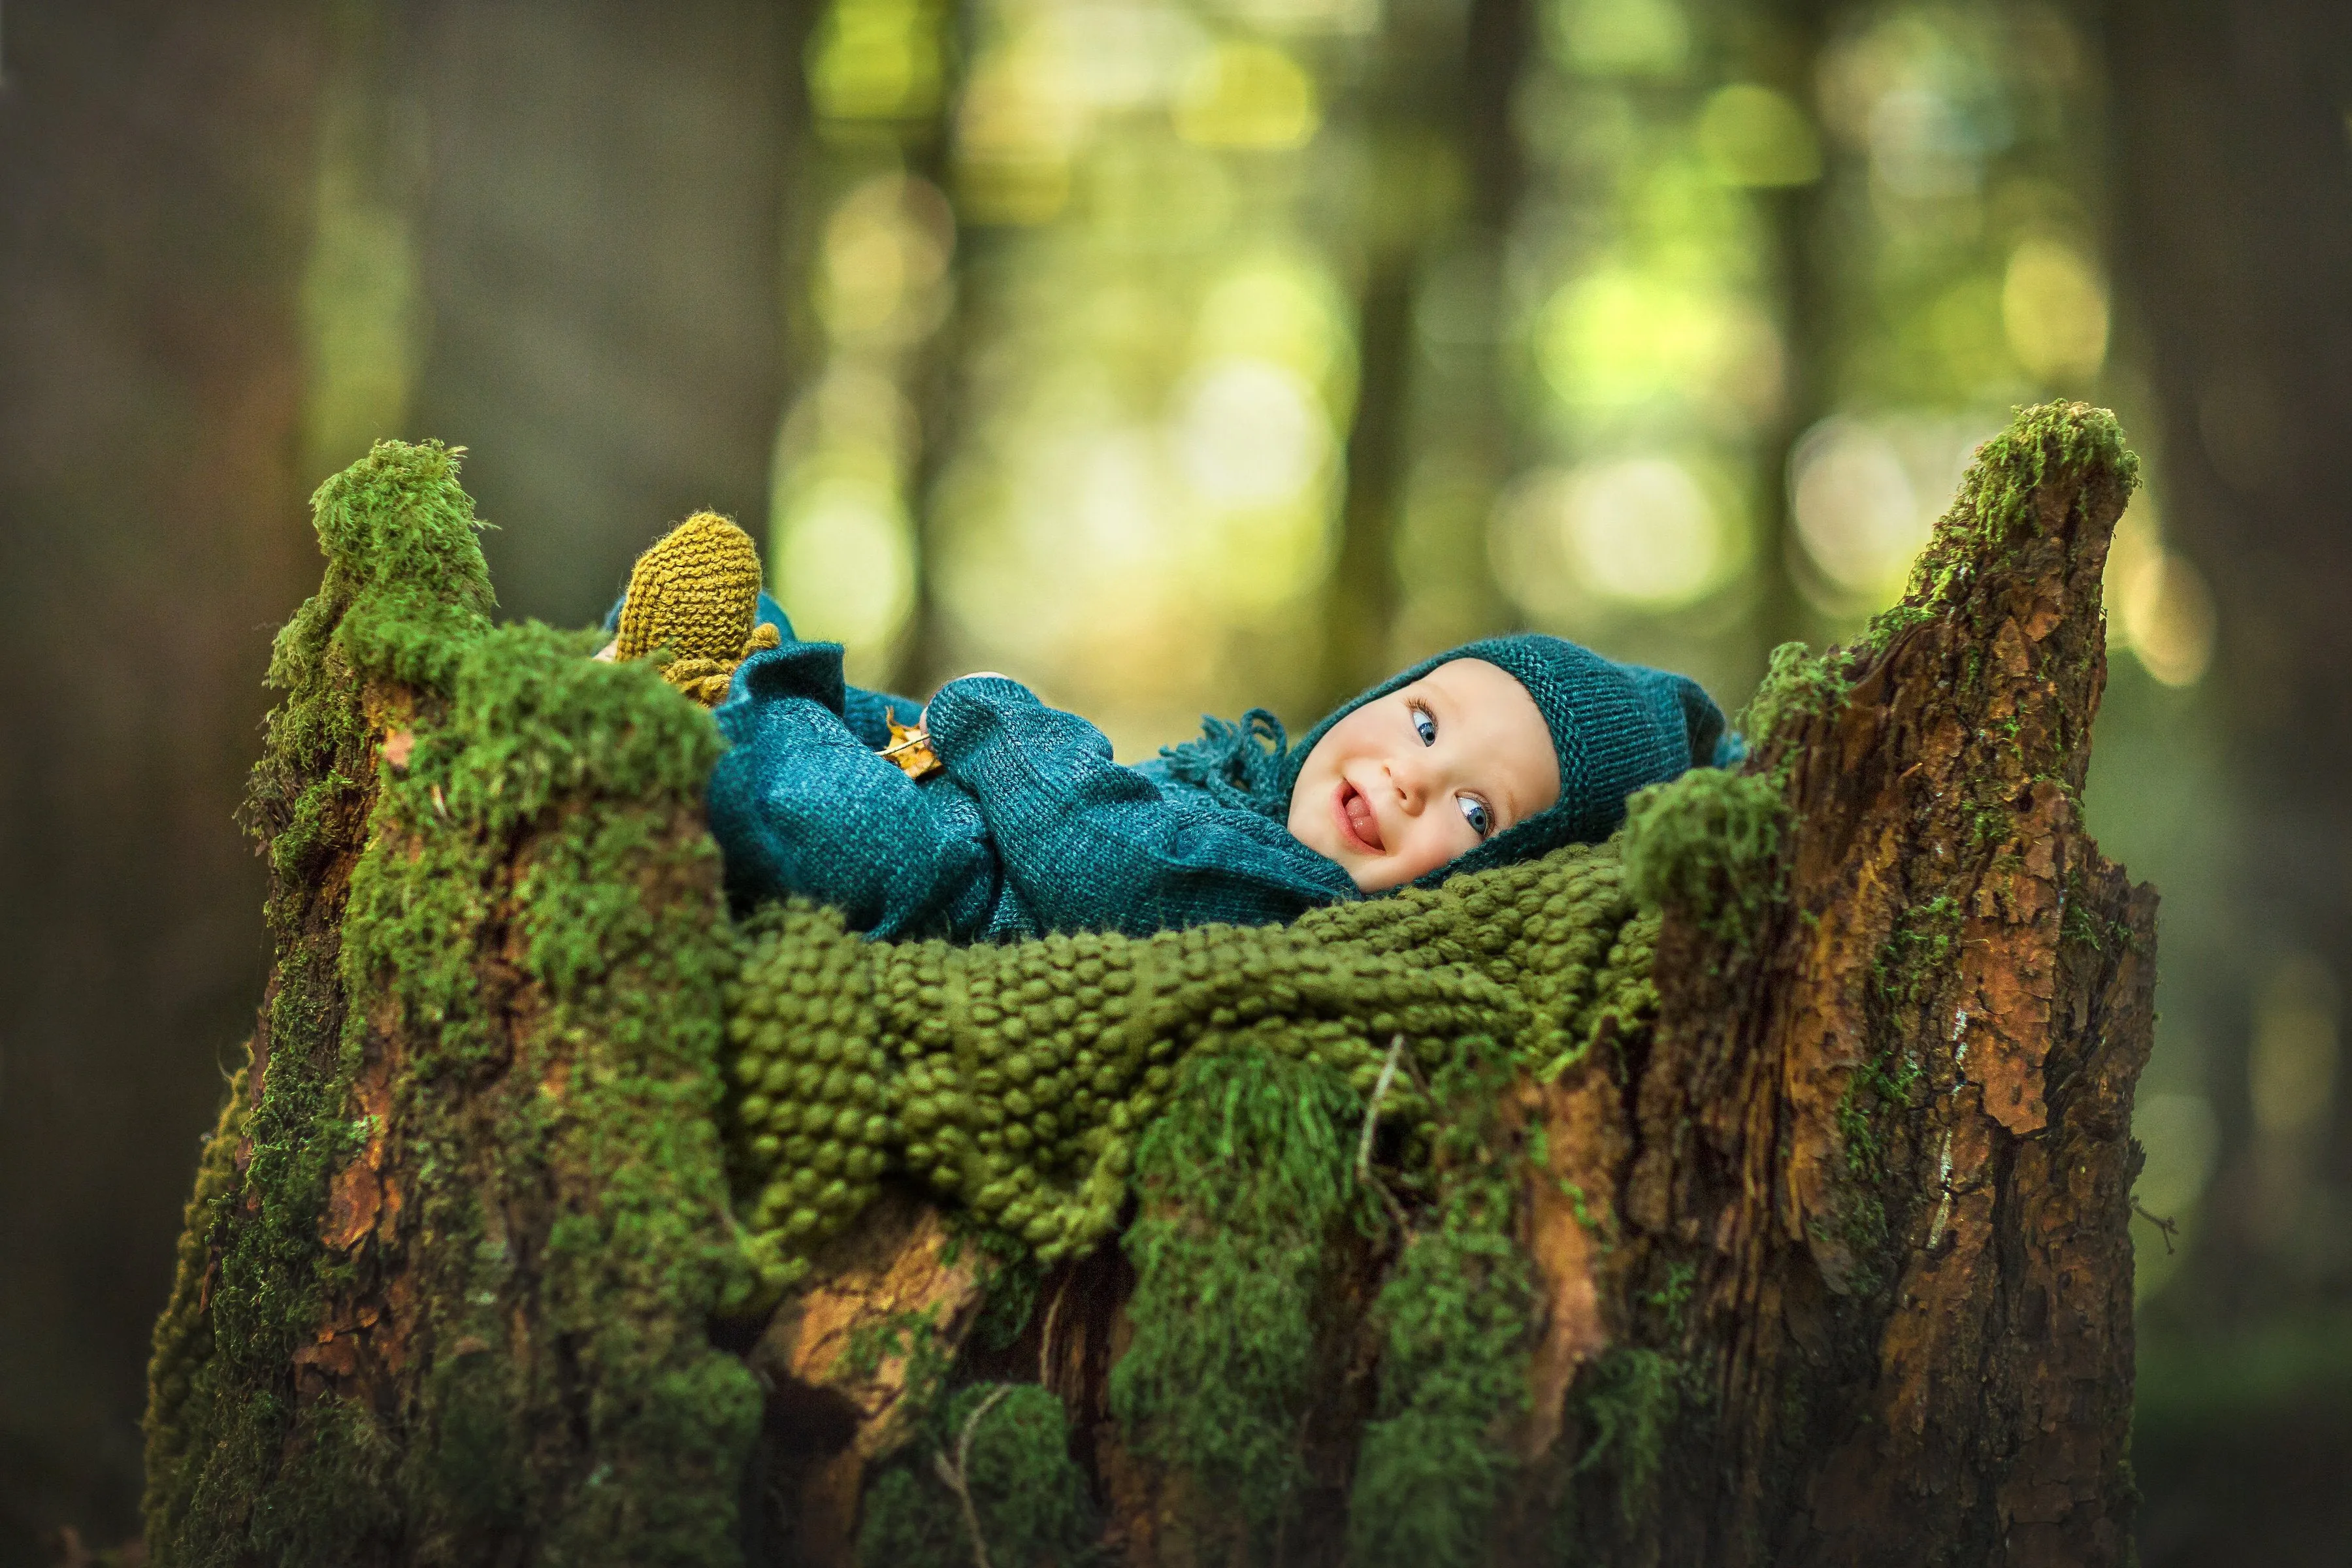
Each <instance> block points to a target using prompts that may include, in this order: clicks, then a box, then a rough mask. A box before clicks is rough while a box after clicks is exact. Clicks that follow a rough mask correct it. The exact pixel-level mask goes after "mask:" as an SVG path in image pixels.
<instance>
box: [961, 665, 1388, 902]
mask: <svg viewBox="0 0 2352 1568" xmlns="http://www.w3.org/2000/svg"><path fill="white" fill-rule="evenodd" d="M929 729H930V735H931V747H932V750H933V751H935V752H938V754H939V757H940V762H941V763H945V764H946V766H947V769H948V772H949V773H950V775H951V776H953V777H954V778H955V780H956V781H957V782H958V783H959V784H962V785H963V786H964V788H965V789H967V790H969V791H970V792H971V795H972V798H973V799H974V800H975V801H976V802H977V803H978V805H979V807H980V813H981V816H982V819H983V820H984V821H986V823H987V824H988V828H989V836H990V837H991V839H992V841H993V843H994V845H995V847H996V853H997V857H998V860H999V862H1000V864H1001V865H1002V866H1003V872H1004V876H1005V878H1006V879H1007V880H1008V881H1010V882H1011V883H1013V886H1014V887H1016V888H1017V889H1019V890H1020V893H1021V895H1022V897H1023V898H1024V900H1025V901H1026V902H1027V903H1028V904H1029V906H1030V908H1031V909H1032V910H1034V914H1035V917H1036V919H1037V921H1038V922H1039V923H1040V924H1041V925H1043V926H1045V928H1046V929H1048V930H1054V931H1125V932H1128V933H1129V934H1132V935H1142V934H1145V933H1148V932H1150V931H1166V930H1171V929H1181V928H1183V927H1186V926H1195V925H1205V924H1210V923H1213V922H1217V923H1228V924H1234V925H1265V924H1268V923H1271V922H1274V921H1287V920H1291V919H1295V918H1296V917H1297V916H1298V915H1300V914H1302V913H1304V912H1305V911H1306V910H1310V909H1314V908H1317V907H1318V906H1320V905H1323V904H1330V903H1339V902H1341V901H1343V900H1349V899H1353V898H1356V897H1357V896H1358V894H1357V891H1356V888H1355V884H1354V883H1353V882H1351V881H1349V879H1348V875H1347V873H1346V872H1345V871H1343V870H1341V869H1340V868H1339V865H1338V864H1337V863H1336V862H1333V861H1330V860H1327V859H1325V858H1323V857H1322V856H1320V855H1318V854H1316V853H1315V852H1314V851H1313V850H1311V849H1308V848H1307V847H1306V846H1305V845H1303V844H1300V843H1299V842H1298V841H1297V839H1295V838H1293V837H1291V836H1290V834H1289V833H1288V831H1287V830H1286V829H1285V828H1284V827H1283V826H1281V825H1280V824H1278V823H1276V822H1272V821H1269V820H1267V819H1266V818H1265V817H1263V816H1258V815H1257V814H1255V813H1254V812H1245V811H1235V810H1232V809H1229V808H1224V807H1220V806H1217V805H1213V804H1209V803H1206V802H1204V801H1202V800H1199V799H1197V798H1184V797H1182V796H1180V795H1176V794H1175V793H1174V792H1172V791H1163V790H1162V789H1161V788H1160V786H1159V785H1157V784H1154V783H1153V782H1152V781H1151V780H1150V779H1149V778H1147V777H1145V776H1144V775H1143V774H1142V773H1139V772H1137V771H1136V770H1135V769H1133V768H1126V767H1121V766H1119V765H1118V763H1114V762H1112V761H1111V755H1110V742H1109V741H1108V740H1107V739H1106V738H1105V737H1104V735H1103V732H1102V731H1100V730H1097V729H1096V728H1095V727H1094V726H1093V725H1092V724H1090V723H1088V722H1087V721H1086V720H1084V719H1081V718H1079V717H1078V716H1077V715H1076V714H1075V713H1065V712H1063V711H1061V710H1058V709H1054V708H1048V707H1046V706H1045V704H1044V703H1042V702H1040V701H1038V700H1037V699H1036V697H1035V696H1034V695H1033V694H1032V693H1031V692H1030V690H1029V689H1028V688H1026V687H1024V686H1023V685H1021V684H1020V683H1019V682H1018V681H1014V680H1008V679H1005V678H1003V677H1002V676H980V677H969V678H966V679H961V680H955V681H950V682H949V683H948V684H947V685H946V686H944V687H942V688H940V691H939V694H938V695H937V696H935V697H933V698H932V699H931V705H930V718H929Z"/></svg>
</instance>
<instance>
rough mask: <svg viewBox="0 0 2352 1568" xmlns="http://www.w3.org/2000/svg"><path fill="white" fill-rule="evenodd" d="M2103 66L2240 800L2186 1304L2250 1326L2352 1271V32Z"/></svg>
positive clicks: (2142, 317)
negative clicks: (2214, 1123)
mask: <svg viewBox="0 0 2352 1568" xmlns="http://www.w3.org/2000/svg"><path fill="white" fill-rule="evenodd" d="M2105 52H2106V57H2107V71H2108V76H2109V78H2110V80H2111V81H2112V83H2113V84H2114V85H2113V90H2112V94H2111V102H2112V105H2113V108H2112V132H2111V134H2112V141H2113V145H2114V149H2115V156H2116V174H2117V181H2116V201H2115V215H2116V220H2115V225H2116V226H2115V252H2116V264H2117V273H2118V281H2119V284H2120V287H2121V289H2122V293H2123V296H2124V303H2125V306H2126V321H2127V322H2128V323H2129V324H2130V326H2131V327H2132V328H2133V330H2134V331H2136V332H2137V336H2138V338H2139V339H2140V340H2141V341H2142V342H2144V343H2145V344H2146V347H2147V357H2148V362H2149V368H2150V370H2151V371H2152V373H2153V379H2154V383H2155V390H2156V394H2157V399H2158V410H2159V413H2160V416H2161V428H2160V431H2159V433H2158V439H2157V440H2156V441H2155V442H2154V443H2152V445H2153V446H2154V447H2155V449H2156V450H2157V451H2158V452H2159V453H2160V454H2161V477H2162V483H2163V493H2164V500H2165V502H2166V512H2165V524H2166V529H2167V531H2168V533H2169V534H2170V536H2171V537H2172V539H2173V541H2174V542H2175V543H2176V544H2177V545H2178V546H2179V549H2181V550H2182V551H2183V552H2185V553H2187V554H2188V555H2189V557H2190V558H2192V559H2193V560H2194V561H2195V562H2196V563H2197V564H2198V565H2199V566H2200V567H2201V568H2202V569H2203V570H2204V572H2205V574H2207V575H2208V576H2209V577H2210V580H2211V582H2212V584H2213V588H2214V593H2215V596H2216V599H2217V601H2218V607H2219V618H2220V636H2219V643H2218V649H2217V659H2216V663H2215V667H2214V672H2213V675H2212V676H2211V677H2210V679H2211V680H2212V682H2213V683H2214V684H2215V686H2216V687H2218V689H2219V700H2217V701H2216V702H2215V703H2214V704H2213V708H2214V711H2215V714H2216V720H2215V721H2217V722H2219V723H2220V724H2221V726H2223V729H2224V731H2225V733H2226V734H2227V736H2228V742H2227V749H2228V752H2229V755H2230V757H2231V763H2232V771H2233V773H2234V776H2235V780H2236V787H2237V789H2238V791H2239V792H2240V794H2239V806H2238V810H2237V811H2236V813H2235V814H2234V815H2235V818H2236V822H2237V825H2238V826H2237V831H2238V832H2239V833H2240V835H2241V836H2242V853H2241V854H2240V856H2239V858H2238V885H2237V886H2236V888H2235V889H2233V891H2234V893H2235V895H2236V897H2235V900H2234V903H2235V909H2234V911H2233V915H2232V919H2233V920H2234V921H2235V923H2236V925H2237V927H2238V928H2239V929H2240V930H2241V931H2242V932H2243V933H2244V935H2243V938H2242V941H2241V942H2240V943H2239V945H2238V949H2237V953H2236V955H2235V957H2236V960H2237V962H2238V963H2240V964H2241V965H2242V970H2241V973H2239V974H2238V975H2237V976H2236V977H2235V979H2236V981H2237V984H2236V985H2235V986H2234V987H2232V988H2231V990H2230V992H2229V999H2230V1001H2231V1003H2233V1004H2234V1005H2232V1006H2231V1007H2230V1008H2229V1009H2228V1010H2227V1012H2226V1013H2225V1014H2224V1016H2219V1017H2215V1018H2210V1019H2208V1020H2205V1023H2206V1024H2207V1026H2208V1027H2207V1030H2206V1031H2205V1043H2206V1046H2207V1047H2208V1049H2209V1050H2210V1056H2209V1058H2208V1066H2209V1073H2210V1077H2209V1084H2210V1093H2211V1095H2212V1098H2213V1103H2214V1107H2215V1110H2216V1111H2217V1112H2218V1113H2219V1116H2220V1121H2221V1132H2222V1137H2221V1154H2220V1164H2219V1174H2218V1176H2217V1178H2216V1182H2215V1186H2214V1189H2213V1195H2212V1197H2211V1199H2210V1207H2209V1211H2208V1215H2209V1217H2208V1220H2207V1223H2204V1224H2202V1225H2201V1226H2199V1228H2198V1231H2197V1236H2196V1240H2195V1247H2196V1249H2197V1256H2196V1257H2195V1258H2192V1260H2191V1263H2192V1267H2191V1268H2189V1269H2187V1270H2185V1271H2184V1282H2187V1283H2189V1286H2190V1290H2189V1295H2190V1297H2192V1298H2193V1299H2194V1300H2195V1301H2196V1302H2197V1303H2198V1304H2199V1305H2200V1306H2202V1307H2204V1308H2206V1309H2209V1310H2219V1311H2220V1312H2221V1315H2222V1316H2223V1317H2224V1318H2225V1319H2226V1318H2243V1317H2247V1316H2252V1315H2254V1314H2257V1313H2260V1312H2263V1311H2268V1310H2275V1309H2276V1308H2278V1307H2280V1306H2282V1305H2285V1304H2288V1303H2291V1302H2294V1301H2295V1300H2299V1299H2307V1297H2308V1296H2309V1294H2310V1293H2312V1292H2315V1291H2321V1290H2333V1291H2336V1292H2340V1291H2341V1290H2342V1289H2344V1288H2345V1287H2346V1285H2347V1282H2352V1252H2347V1249H2346V1248H2345V1247H2343V1246H2342V1245H2341V1243H2340V1241H2338V1242H2334V1243H2331V1242H2330V1240H2329V1237H2331V1236H2340V1235H2341V1219H2340V1215H2342V1213H2343V1212H2344V1211H2343V1206H2342V1205H2344V1204H2345V1203H2346V1202H2347V1198H2352V1073H2347V1072H2346V1071H2345V1070H2343V1067H2342V1064H2341V1062H2340V1060H2339V1059H2338V1058H2339V1057H2340V1046H2339V1044H2338V1040H2337V1038H2336V1033H2337V1023H2338V1020H2339V1019H2340V1017H2341V1007H2342V999H2343V998H2344V997H2346V996H2347V995H2352V814H2347V812H2346V810H2345V808H2344V801H2345V798H2346V788H2347V785H2346V781H2347V778H2352V617H2347V615H2346V613H2345V605H2347V603H2352V530H2347V528H2346V526H2345V521H2344V497H2345V496H2346V494H2347V492H2352V442H2347V440H2346V438H2345V432H2346V430H2347V429H2348V428H2352V311H2347V309H2346V307H2345V300H2346V294H2345V289H2346V280H2347V279H2352V180H2347V162H2352V145H2347V121H2346V120H2345V105H2346V104H2347V102H2352V9H2347V7H2345V6H2343V5H2338V4H2335V3H2334V0H2259V3H2257V0H2236V3H2234V4H2230V5H2206V4H2197V3H2192V0H2156V3H2154V4H2149V5H2130V6H2110V7H2107V9H2106V27H2105ZM2296 963H2300V964H2301V965H2302V966H2303V968H2305V970H2306V971H2312V970H2315V971H2316V972H2317V973H2318V974H2320V975H2322V976H2324V977H2325V978H2324V979H2323V980H2322V981H2320V983H2319V984H2317V985H2316V987H2315V989H2316V990H2317V991H2319V992H2320V993H2322V994H2320V995H2318V996H2315V997H2314V998H2311V999H2310V1000H2311V1001H2312V1002H2313V1004H2314V1005H2315V1009H2316V1012H2317V1014H2318V1026H2317V1027H2316V1028H2312V1029H2308V1030H2307V1032H2306V1035H2305V1037H2304V1038H2303V1039H2302V1040H2301V1042H2300V1043H2290V1042H2280V1043H2279V1048H2280V1049H2281V1050H2282V1051H2284V1052H2285V1053H2286V1059H2285V1060H2284V1061H2283V1062H2281V1063H2280V1064H2278V1067H2279V1068H2280V1069H2281V1070H2285V1071H2287V1072H2288V1073H2289V1074H2290V1076H2295V1075H2298V1074H2299V1075H2301V1076H2303V1077H2304V1078H2305V1080H2306V1081H2305V1085H2304V1099H2305V1103H2306V1104H2308V1103H2309V1100H2310V1099H2311V1097H2313V1096H2315V1094H2316V1093H2317V1092H2318V1091H2319V1090H2320V1088H2321V1086H2323V1085H2325V1084H2326V1081H2327V1077H2328V1072H2329V1069H2330V1068H2333V1080H2334V1086H2333V1098H2332V1101H2331V1102H2330V1103H2329V1106H2328V1109H2327V1110H2326V1112H2325V1115H2324V1117H2323V1118H2322V1119H2321V1127H2320V1128H2319V1129H2318V1130H2317V1132H2318V1146H2317V1147H2307V1146H2306V1147H2305V1148H2303V1149H2301V1150H2299V1151H2297V1150H2294V1149H2291V1148H2290V1147H2289V1145H2291V1144H2293V1143H2294V1142H2296V1141H2297V1134H2298V1132H2299V1131H2300V1132H2301V1135H2302V1136H2303V1137H2306V1138H2307V1137H2308V1136H2309V1135H2310V1133H2309V1131H2303V1130H2299V1129H2297V1128H2295V1127H2291V1126H2287V1125H2284V1124H2281V1122H2280V1113H2281V1112H2285V1113H2286V1120H2288V1121H2292V1120H2294V1116H2295V1114H2296V1113H2297V1111H2298V1109H2299V1108H2298V1107H2297V1106H2296V1104H2295V1103H2294V1101H2295V1100H2296V1098H2297V1097H2296V1095H2295V1092H2294V1086H2292V1085H2282V1086H2280V1090H2279V1091H2277V1092H2274V1094H2273V1106H2272V1110H2271V1111H2270V1113H2269V1122H2270V1124H2268V1125H2266V1124H2265V1120H2264V1118H2263V1116H2262V1115H2261V1114H2260V1107H2259V1106H2258V1105H2257V1102H2256V1097H2255V1096H2254V1094H2253V1093H2252V1092H2251V1090H2252V1084H2251V1081H2250V1080H2251V1078H2252V1069H2253V1067H2254V1059H2255V1052H2256V1048H2257V1047H2256V1039H2255V1037H2256V1034H2257V1031H2258V1013H2259V1012H2260V1011H2261V1009H2260V1008H2259V1007H2258V997H2259V995H2260V994H2261V993H2262V992H2263V991H2264V990H2265V989H2266V988H2268V987H2269V986H2270V985H2273V984H2275V983H2276V982H2277V981H2278V980H2279V979H2281V978H2282V976H2283V975H2284V974H2286V973H2291V971H2289V970H2288V969H2287V968H2286V966H2288V965H2291V964H2296ZM2331 992H2332V1005H2331V997H2330V996H2329V995H2328V994H2327V993H2331ZM2330 1013H2332V1014H2333V1015H2334V1016H2329V1015H2330ZM2281 1100H2284V1103H2279V1101H2281ZM2314 1109H2315V1108H2314ZM2298 1155H2299V1156H2300V1158H2298ZM2281 1158H2284V1159H2285V1160H2286V1161H2287V1163H2288V1164H2289V1166H2290V1167H2291V1168H2289V1169H2286V1170H2284V1171H2280V1170H2278V1169H2276V1167H2275V1165H2274V1163H2273V1162H2275V1161H2277V1160H2279V1159H2281ZM2298 1164H2299V1165H2300V1166H2301V1168H2300V1169H2295V1168H2292V1167H2294V1166H2296V1165H2298ZM2266 1166H2268V1167H2271V1168H2270V1169H2268V1170H2266ZM2282 1178H2284V1179H2282ZM2329 1215H2336V1216H2339V1217H2336V1218H2335V1219H2333V1220H2331V1219H2330V1218H2329V1217H2328V1216H2329Z"/></svg>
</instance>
